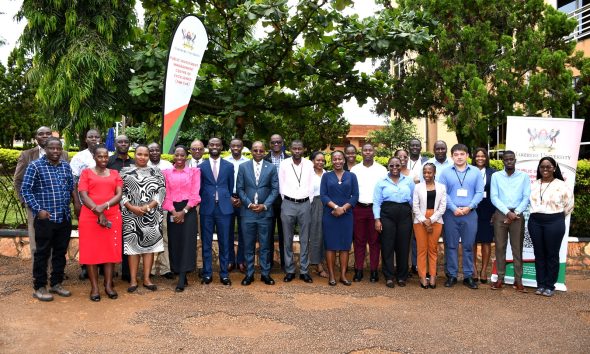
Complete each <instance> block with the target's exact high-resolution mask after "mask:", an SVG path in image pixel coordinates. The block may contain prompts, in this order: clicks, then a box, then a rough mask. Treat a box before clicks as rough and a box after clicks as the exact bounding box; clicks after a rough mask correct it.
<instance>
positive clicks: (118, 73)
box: [17, 0, 136, 135]
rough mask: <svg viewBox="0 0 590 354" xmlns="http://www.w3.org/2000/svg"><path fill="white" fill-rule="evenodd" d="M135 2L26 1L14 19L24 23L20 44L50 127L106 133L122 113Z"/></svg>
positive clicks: (133, 35) (90, 0) (126, 94)
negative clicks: (48, 114) (30, 64)
mask: <svg viewBox="0 0 590 354" xmlns="http://www.w3.org/2000/svg"><path fill="white" fill-rule="evenodd" d="M134 4H135V1H111V0H89V1H44V0H27V1H24V2H23V5H22V7H21V9H20V11H19V13H18V14H17V17H18V19H19V20H22V19H25V18H26V20H27V22H28V25H27V27H26V28H25V30H24V32H23V34H22V36H21V38H20V42H21V44H22V47H21V48H22V50H24V51H26V52H28V53H32V54H33V55H34V57H33V67H32V68H31V70H30V71H29V73H28V78H29V79H30V80H31V82H33V83H35V84H36V85H37V93H36V95H37V98H38V99H39V101H40V102H41V103H42V104H43V106H44V107H46V108H47V109H48V110H50V111H51V113H52V116H53V118H54V123H53V127H54V128H56V129H58V130H60V131H66V132H70V133H71V134H72V135H75V134H76V133H82V132H83V131H85V130H86V129H87V128H89V127H98V128H103V129H104V128H107V127H110V126H112V124H113V123H114V121H115V120H118V119H119V117H120V115H121V114H122V113H123V112H125V111H126V104H127V98H128V89H127V83H128V79H129V75H130V72H129V52H130V50H129V45H130V41H131V40H133V39H134V37H135V31H136V29H135V22H136V18H135V13H134V10H133V6H134Z"/></svg>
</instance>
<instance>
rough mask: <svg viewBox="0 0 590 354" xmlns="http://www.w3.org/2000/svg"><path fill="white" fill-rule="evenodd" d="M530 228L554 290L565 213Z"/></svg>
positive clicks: (538, 218)
mask: <svg viewBox="0 0 590 354" xmlns="http://www.w3.org/2000/svg"><path fill="white" fill-rule="evenodd" d="M528 229H529V234H530V235H531V241H533V249H534V251H535V271H536V273H537V287H542V288H545V289H551V290H554V289H555V283H556V282H557V275H558V274H559V249H560V247H561V241H562V240H563V236H564V234H565V215H564V214H563V213H557V214H540V213H533V214H531V216H530V218H529V223H528ZM37 247H39V246H37Z"/></svg>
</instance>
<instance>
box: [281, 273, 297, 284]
mask: <svg viewBox="0 0 590 354" xmlns="http://www.w3.org/2000/svg"><path fill="white" fill-rule="evenodd" d="M293 279H295V273H287V274H286V275H285V277H284V278H283V281H284V282H285V283H289V282H291V281H293Z"/></svg>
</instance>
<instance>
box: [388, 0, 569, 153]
mask: <svg viewBox="0 0 590 354" xmlns="http://www.w3.org/2000/svg"><path fill="white" fill-rule="evenodd" d="M384 2H385V3H387V4H388V3H389V1H384ZM397 3H398V4H399V8H400V10H401V11H423V12H424V13H425V14H427V15H428V16H430V17H431V18H432V19H433V21H435V22H436V23H437V25H436V26H435V27H434V32H433V34H434V35H435V40H434V41H432V44H431V46H430V47H429V48H423V49H419V50H418V51H417V54H418V55H417V57H416V58H415V59H414V60H413V62H412V64H411V65H410V66H409V68H408V70H407V72H406V73H405V75H403V76H401V77H399V78H396V79H394V80H393V81H392V86H391V88H392V90H391V91H390V92H386V93H385V94H384V95H382V96H381V97H380V98H379V99H378V101H379V105H378V109H379V110H380V111H381V112H384V111H385V112H388V111H389V110H390V109H394V110H395V111H396V112H397V113H398V114H399V116H400V117H402V118H404V119H411V118H415V117H428V118H431V119H436V118H438V117H440V116H443V117H445V119H446V124H447V126H448V127H449V128H450V129H451V130H453V131H454V132H455V133H456V135H457V139H458V140H459V141H461V142H463V143H466V144H468V145H469V146H481V145H485V143H486V142H487V139H488V136H489V130H490V129H495V127H496V126H498V125H501V124H503V123H505V122H506V117H507V116H508V115H530V116H541V115H550V116H554V117H567V116H568V115H569V112H570V110H571V107H572V104H573V103H574V102H576V100H577V99H578V95H577V93H576V91H575V89H574V88H573V87H572V79H573V75H572V70H571V66H572V64H575V63H574V62H575V60H576V59H574V58H575V57H572V54H573V52H574V47H575V43H574V42H568V41H566V40H565V37H567V36H568V35H569V34H570V33H571V32H572V30H573V29H574V27H575V26H576V21H575V20H572V19H568V18H567V16H566V15H565V14H563V13H560V12H558V11H557V10H555V9H554V8H553V7H551V6H549V5H547V4H545V3H544V1H543V0H522V1H514V0H498V1H483V0H477V1H463V0H436V1H434V0H400V1H397ZM402 54H403V52H397V53H396V55H398V57H399V56H401V55H402Z"/></svg>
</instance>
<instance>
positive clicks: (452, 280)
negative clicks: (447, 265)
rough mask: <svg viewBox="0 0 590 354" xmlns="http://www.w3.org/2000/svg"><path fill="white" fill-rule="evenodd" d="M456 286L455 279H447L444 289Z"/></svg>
mask: <svg viewBox="0 0 590 354" xmlns="http://www.w3.org/2000/svg"><path fill="white" fill-rule="evenodd" d="M455 284H457V278H456V277H448V278H447V281H446V282H445V288H452V287H453V285H455Z"/></svg>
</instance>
